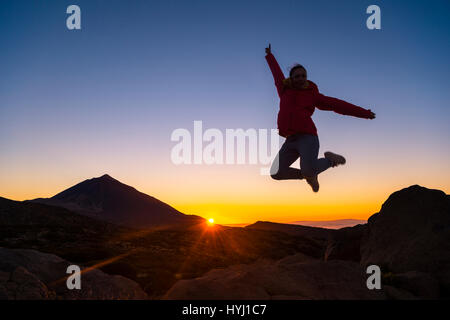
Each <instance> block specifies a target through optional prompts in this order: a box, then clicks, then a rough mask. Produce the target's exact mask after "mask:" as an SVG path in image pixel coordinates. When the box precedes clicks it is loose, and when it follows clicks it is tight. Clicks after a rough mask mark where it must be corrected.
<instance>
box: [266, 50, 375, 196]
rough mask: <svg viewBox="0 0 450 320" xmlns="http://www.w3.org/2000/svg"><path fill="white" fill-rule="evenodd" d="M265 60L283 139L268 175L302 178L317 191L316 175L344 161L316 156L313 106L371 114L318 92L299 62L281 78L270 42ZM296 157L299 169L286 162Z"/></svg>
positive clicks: (367, 116)
mask: <svg viewBox="0 0 450 320" xmlns="http://www.w3.org/2000/svg"><path fill="white" fill-rule="evenodd" d="M266 60H267V63H268V64H269V68H270V71H272V75H273V78H274V80H275V86H276V87H277V91H278V96H279V97H280V111H279V112H278V119H277V125H278V133H279V135H280V136H282V137H285V138H286V140H285V142H284V143H283V145H282V146H281V149H280V151H279V152H278V154H277V156H276V157H275V160H274V162H273V163H272V167H271V168H270V175H271V177H272V178H273V179H276V180H286V179H305V180H306V182H308V184H309V185H310V186H311V188H312V190H313V191H314V192H317V191H319V181H318V180H317V175H318V174H319V173H321V172H322V171H325V170H327V169H328V168H330V167H335V166H337V165H341V164H345V158H344V157H343V156H341V155H338V154H335V153H333V152H330V151H327V152H325V153H324V156H325V157H324V158H320V159H317V157H318V155H319V137H318V136H317V129H316V126H315V125H314V122H313V121H312V119H311V116H312V114H313V113H314V108H316V107H317V108H318V109H320V110H332V111H334V112H336V113H339V114H343V115H350V116H355V117H359V118H365V119H374V118H375V113H373V112H372V111H371V110H370V109H369V110H366V109H364V108H361V107H358V106H355V105H353V104H351V103H348V102H345V101H343V100H339V99H336V98H332V97H327V96H324V95H323V94H321V93H319V90H318V88H317V85H316V84H315V83H314V82H312V81H310V80H307V79H306V77H307V74H306V69H305V68H304V67H303V66H302V65H299V64H297V65H295V66H293V67H292V68H291V70H290V71H289V78H287V79H285V77H284V75H283V71H281V69H280V66H279V65H278V62H277V60H276V59H275V57H274V56H273V54H272V52H271V48H270V44H269V46H268V47H267V48H266ZM299 157H300V169H296V168H291V167H290V165H291V164H292V163H294V161H295V160H297V159H298V158H299Z"/></svg>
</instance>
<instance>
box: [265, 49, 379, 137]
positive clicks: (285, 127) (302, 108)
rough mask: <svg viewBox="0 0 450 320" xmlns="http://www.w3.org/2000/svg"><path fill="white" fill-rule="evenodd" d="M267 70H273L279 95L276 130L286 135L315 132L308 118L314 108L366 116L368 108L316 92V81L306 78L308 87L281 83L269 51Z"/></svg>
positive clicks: (281, 80)
mask: <svg viewBox="0 0 450 320" xmlns="http://www.w3.org/2000/svg"><path fill="white" fill-rule="evenodd" d="M266 60H267V63H268V64H269V67H270V71H272V75H273V78H274V80H275V86H276V87H277V91H278V96H279V97H280V111H279V112H278V119H277V124H278V133H279V135H280V136H282V137H287V136H288V135H290V134H294V133H309V134H314V135H317V128H316V126H315V125H314V122H313V121H312V119H311V116H312V114H313V113H314V108H315V107H317V108H318V109H320V110H333V111H334V112H336V113H340V114H344V115H350V116H355V117H359V118H369V117H370V115H371V111H370V110H366V109H364V108H361V107H358V106H355V105H353V104H351V103H348V102H345V101H343V100H339V99H336V98H332V97H327V96H324V95H323V94H321V93H319V89H318V88H317V85H316V84H315V83H314V82H312V81H309V80H308V87H307V88H304V89H293V88H289V87H286V86H285V85H284V84H283V81H284V80H285V78H284V75H283V71H281V69H280V66H279V65H278V62H277V60H276V59H275V57H274V56H273V55H272V54H268V55H266Z"/></svg>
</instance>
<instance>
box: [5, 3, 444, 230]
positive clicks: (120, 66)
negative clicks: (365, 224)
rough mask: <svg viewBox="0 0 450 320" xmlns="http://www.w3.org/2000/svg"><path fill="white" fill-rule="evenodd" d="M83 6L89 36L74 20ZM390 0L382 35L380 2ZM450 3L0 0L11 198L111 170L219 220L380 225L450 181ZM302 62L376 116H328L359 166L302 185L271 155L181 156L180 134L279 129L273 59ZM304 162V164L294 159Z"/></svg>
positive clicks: (338, 141) (327, 132)
mask: <svg viewBox="0 0 450 320" xmlns="http://www.w3.org/2000/svg"><path fill="white" fill-rule="evenodd" d="M71 4H77V5H79V6H80V7H81V14H82V30H78V31H70V30H68V29H67V28H66V17H67V16H68V15H67V14H66V8H67V6H69V5H71ZM371 4H377V5H379V6H380V8H381V27H382V29H381V30H368V29H367V28H366V24H365V23H366V19H367V17H368V14H366V13H365V11H366V8H367V7H368V6H369V5H371ZM449 18H450V2H449V1H446V0H442V1H359V0H355V1H300V0H295V1H293V0H290V1H279V0H277V1H275V0H271V1H261V0H259V1H228V0H227V1H215V0H213V1H192V0H189V1H171V0H164V1H162V0H161V1H153V0H152V1H131V0H127V1H125V0H120V1H113V0H108V1H99V0H89V1H80V0H73V1H63V0H57V1H40V0H32V1H18V0H14V1H10V0H2V1H1V2H0V30H1V32H0V44H1V47H0V196H3V197H6V198H10V199H14V200H24V199H32V198H36V197H50V196H53V195H54V194H56V193H58V192H60V191H62V190H63V189H66V188H68V187H70V186H71V185H73V184H76V183H78V182H80V181H82V180H85V179H88V178H92V177H97V176H101V175H103V174H104V173H108V174H110V175H111V176H113V177H114V178H116V179H118V180H120V181H122V182H124V183H126V184H129V185H132V186H134V187H136V188H137V189H138V190H140V191H142V192H145V193H147V194H150V195H152V196H154V197H156V198H158V199H160V200H162V201H164V202H167V203H168V204H170V205H172V206H174V207H175V208H176V209H178V210H180V211H182V212H184V213H188V214H199V215H201V216H204V217H206V218H209V217H213V218H215V220H216V222H219V223H251V222H254V221H257V220H270V221H278V222H289V221H297V220H327V219H340V218H356V219H367V218H368V217H369V216H370V215H372V214H373V213H375V212H377V211H378V210H379V209H380V207H381V204H382V203H383V201H385V200H386V198H387V197H388V196H389V194H391V193H392V192H394V191H396V190H399V189H401V188H404V187H408V186H410V185H412V184H419V185H422V186H425V187H428V188H434V189H441V190H443V191H445V192H446V193H449V191H450V170H449V163H450V150H449V142H448V141H449V139H450V128H449V125H448V123H449V120H450V109H449V101H450V90H449V88H450V86H449V76H450V64H449V63H448V57H450V41H449V38H450V37H449V36H450V19H449ZM269 42H270V43H271V44H272V51H273V53H274V55H275V57H276V58H277V59H278V61H279V63H280V65H281V67H282V69H283V71H284V72H285V74H287V71H288V69H289V67H290V66H292V64H294V63H296V62H298V63H301V64H303V65H304V66H305V67H306V68H307V69H308V77H309V78H310V79H311V80H312V81H314V82H315V83H316V84H317V85H318V86H319V90H320V91H321V92H322V93H323V94H325V95H329V96H334V97H337V98H340V99H344V100H346V101H349V102H351V103H354V104H357V105H360V106H362V107H364V108H367V109H369V108H370V109H372V111H374V112H375V113H376V115H377V118H376V119H375V120H372V121H371V120H365V119H358V118H354V117H346V116H342V115H338V114H336V113H334V112H327V111H320V110H316V112H315V114H314V115H313V120H314V121H315V123H316V126H317V128H318V132H319V138H320V144H321V149H320V155H323V152H324V151H326V150H331V151H334V152H337V153H340V154H343V155H344V156H345V157H346V158H347V164H346V165H345V166H340V167H337V168H331V169H329V170H327V171H326V172H324V173H322V174H321V175H320V176H319V182H320V184H321V186H320V191H319V193H317V194H315V193H313V192H312V191H311V188H310V187H309V186H308V185H307V184H306V182H305V181H304V180H302V181H275V180H272V179H270V178H269V177H267V176H261V175H259V168H260V166H261V165H179V166H177V165H175V164H173V163H172V162H171V159H170V151H171V149H172V147H173V146H174V145H175V143H174V142H172V141H170V136H171V133H172V132H173V130H175V129H177V128H186V129H188V130H190V131H191V132H192V130H193V121H194V120H202V121H203V127H204V129H208V128H218V129H220V130H223V131H224V130H225V129H226V128H232V129H235V128H244V129H248V128H256V129H259V128H265V129H270V128H276V115H277V112H278V103H279V99H278V96H277V94H276V90H275V87H274V84H273V78H272V75H271V73H270V70H269V68H268V66H267V64H266V61H265V59H264V56H265V53H264V48H265V47H266V46H267V44H268V43H269ZM294 165H295V166H298V161H297V162H296V163H295V164H294Z"/></svg>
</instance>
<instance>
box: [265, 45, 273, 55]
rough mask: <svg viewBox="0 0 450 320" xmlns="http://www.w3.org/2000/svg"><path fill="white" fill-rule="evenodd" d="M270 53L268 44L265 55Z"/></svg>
mask: <svg viewBox="0 0 450 320" xmlns="http://www.w3.org/2000/svg"><path fill="white" fill-rule="evenodd" d="M271 53H272V51H271V49H270V43H269V46H268V47H267V48H266V54H271Z"/></svg>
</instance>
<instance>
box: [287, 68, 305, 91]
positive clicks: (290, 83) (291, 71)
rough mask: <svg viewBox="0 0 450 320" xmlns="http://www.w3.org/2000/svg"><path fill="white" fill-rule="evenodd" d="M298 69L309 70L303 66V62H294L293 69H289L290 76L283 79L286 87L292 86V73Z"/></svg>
mask: <svg viewBox="0 0 450 320" xmlns="http://www.w3.org/2000/svg"><path fill="white" fill-rule="evenodd" d="M297 69H303V70H305V72H307V71H306V69H305V67H304V66H302V65H301V64H299V63H296V64H294V66H292V68H291V70H290V71H289V78H287V79H284V81H283V84H284V86H285V87H286V88H292V82H291V78H292V74H293V73H294V71H295V70H297Z"/></svg>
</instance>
